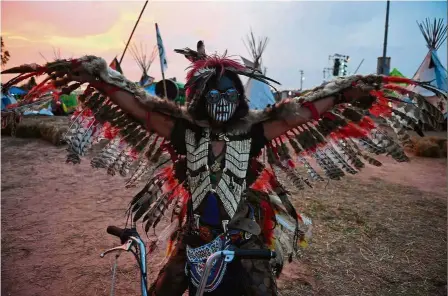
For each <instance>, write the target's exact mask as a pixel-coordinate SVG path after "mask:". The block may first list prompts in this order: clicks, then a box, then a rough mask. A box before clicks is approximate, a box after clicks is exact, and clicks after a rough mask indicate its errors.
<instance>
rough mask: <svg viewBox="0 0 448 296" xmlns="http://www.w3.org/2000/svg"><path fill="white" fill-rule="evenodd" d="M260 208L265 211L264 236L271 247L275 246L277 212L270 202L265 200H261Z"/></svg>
mask: <svg viewBox="0 0 448 296" xmlns="http://www.w3.org/2000/svg"><path fill="white" fill-rule="evenodd" d="M260 208H261V210H262V211H263V223H262V224H263V237H264V242H265V244H266V245H267V246H268V247H269V248H270V249H273V248H274V228H275V222H274V221H275V220H274V219H275V212H274V210H273V209H272V207H271V206H270V205H269V203H268V202H267V201H265V200H262V201H260Z"/></svg>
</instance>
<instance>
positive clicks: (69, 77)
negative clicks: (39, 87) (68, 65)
mask: <svg viewBox="0 0 448 296" xmlns="http://www.w3.org/2000/svg"><path fill="white" fill-rule="evenodd" d="M52 76H53V80H54V84H55V86H59V87H61V86H64V85H68V84H69V83H70V82H72V81H76V82H79V83H81V84H84V83H91V82H93V81H95V80H96V79H95V77H94V76H92V75H91V74H89V73H88V72H87V71H86V70H85V69H84V68H83V67H82V66H79V67H77V68H75V69H73V70H71V71H70V72H68V73H67V72H54V73H52Z"/></svg>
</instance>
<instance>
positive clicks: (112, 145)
mask: <svg viewBox="0 0 448 296" xmlns="http://www.w3.org/2000/svg"><path fill="white" fill-rule="evenodd" d="M79 66H82V67H83V68H84V69H85V71H87V72H89V73H90V74H91V75H94V76H96V77H98V82H105V83H108V84H110V85H113V86H115V87H117V88H118V89H121V90H124V91H127V92H130V93H132V94H134V96H135V97H136V98H137V99H138V100H139V101H140V102H141V103H142V107H146V108H147V109H148V111H150V110H152V111H154V112H162V113H168V114H170V115H172V116H174V117H176V116H177V117H182V116H186V115H185V114H186V113H185V112H183V110H181V108H180V107H177V106H175V105H173V104H172V103H170V102H168V101H165V100H162V99H160V98H157V97H152V96H150V95H149V94H147V93H146V92H145V91H144V90H143V89H142V88H140V86H139V85H138V84H137V83H133V82H131V81H129V80H128V79H126V78H125V77H124V76H122V75H121V74H120V73H118V72H116V71H113V70H111V69H109V67H108V66H107V63H106V62H105V61H104V60H103V59H101V58H97V57H94V56H86V57H83V58H80V59H77V60H59V61H56V62H53V63H48V64H47V65H45V66H38V65H28V66H26V65H25V66H21V67H16V68H13V69H9V70H6V71H4V72H3V73H21V75H19V77H16V78H14V79H13V81H12V82H11V83H17V82H18V81H20V80H21V79H27V78H29V77H32V76H38V75H48V77H47V78H46V79H44V81H43V82H42V83H40V84H39V85H37V86H36V87H35V88H34V89H33V90H31V93H33V94H34V95H33V96H32V97H30V98H29V100H28V101H29V102H33V101H35V99H36V98H39V96H41V95H42V94H43V93H45V92H46V90H48V89H49V88H55V87H56V86H57V87H61V86H62V87H63V88H65V89H69V90H70V91H73V90H75V89H76V88H78V87H79V86H80V85H81V84H80V83H73V84H70V85H66V84H67V83H70V81H69V79H66V78H65V77H66V76H65V77H64V75H69V74H71V73H73V72H74V70H75V69H76V68H77V67H79ZM78 100H79V108H78V110H77V111H76V112H75V114H74V115H73V117H72V120H71V123H70V126H69V129H68V132H67V134H66V135H65V140H66V142H67V144H68V148H67V152H68V154H67V163H73V164H79V163H80V162H81V159H82V157H83V156H85V155H87V154H88V153H89V151H91V148H92V146H93V145H94V144H95V143H98V142H102V143H103V142H105V143H104V147H103V148H102V149H101V150H100V151H99V152H98V153H96V155H93V157H92V159H91V165H92V167H93V168H96V169H104V170H105V171H106V172H107V174H109V175H112V176H113V175H120V176H122V177H125V178H127V182H126V184H125V185H126V187H128V188H129V187H135V186H137V185H138V183H139V182H142V181H145V182H146V184H145V186H144V188H143V189H142V190H141V191H140V192H139V193H138V194H137V195H136V196H135V197H134V198H133V200H132V201H131V203H130V208H129V213H130V214H131V216H133V217H132V219H133V221H134V222H137V221H138V220H142V221H143V222H144V223H145V230H146V231H148V230H149V229H150V228H151V227H153V228H154V227H156V225H157V224H158V223H159V221H160V219H161V218H162V216H163V215H164V214H165V212H166V210H167V208H168V206H169V205H170V204H172V203H173V202H176V206H177V207H178V208H180V210H178V211H176V212H173V218H172V222H173V223H178V225H179V226H181V224H182V222H183V218H184V216H185V207H186V203H187V200H188V198H189V196H188V193H187V191H186V190H185V189H184V187H183V182H184V177H182V175H181V174H178V172H179V171H181V170H179V166H182V165H184V160H182V159H179V155H177V154H176V153H175V152H174V149H173V147H172V146H171V144H170V142H169V140H167V139H164V138H163V137H161V136H160V135H158V134H156V133H153V132H149V131H148V130H147V127H146V126H145V123H143V122H140V121H138V120H136V119H135V118H134V117H132V116H131V115H130V114H128V113H126V112H125V111H123V110H122V109H121V108H120V106H118V105H116V104H114V103H113V102H112V101H111V100H110V99H109V98H108V97H107V95H106V94H103V93H101V92H100V91H98V90H97V89H96V84H95V83H91V84H90V85H89V86H88V87H87V88H86V90H85V91H84V93H83V94H82V95H80V96H79V98H78ZM29 102H28V103H29Z"/></svg>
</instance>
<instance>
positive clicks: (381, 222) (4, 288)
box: [1, 137, 447, 296]
mask: <svg viewBox="0 0 448 296" xmlns="http://www.w3.org/2000/svg"><path fill="white" fill-rule="evenodd" d="M1 143H2V156H1V157H2V158H1V159H2V168H1V172H2V188H1V192H2V199H1V205H2V212H1V214H2V215H1V223H2V225H1V226H2V229H1V230H2V240H1V242H2V245H1V250H2V252H1V259H2V267H1V276H2V281H1V294H2V295H12V296H28V295H46V296H52V295H58V296H59V295H67V296H69V295H109V293H110V279H111V268H112V265H113V262H114V256H113V255H111V256H109V257H106V258H104V259H101V258H100V257H99V254H100V253H101V252H102V251H103V250H105V249H107V248H110V247H113V246H116V245H117V244H118V243H119V242H118V241H117V239H116V238H113V237H111V236H110V235H108V234H106V232H105V229H106V227H107V226H108V225H118V226H123V225H124V223H125V211H126V209H127V205H128V202H129V201H130V198H131V197H132V196H133V194H134V193H135V192H136V191H137V190H138V189H132V190H126V189H124V188H123V179H122V178H121V177H118V176H116V177H110V176H107V175H106V173H105V172H103V171H95V170H93V169H91V168H90V165H89V161H88V159H86V160H84V162H83V163H82V164H81V165H79V166H71V165H66V164H65V151H64V148H63V147H59V148H56V147H53V146H50V145H49V144H46V143H45V142H43V141H41V140H29V139H13V138H8V137H3V138H2V140H1ZM378 159H379V160H380V161H382V162H383V164H384V165H383V166H382V167H381V168H372V167H367V168H366V169H365V170H364V171H363V172H362V174H360V175H359V176H355V177H352V176H349V177H347V178H345V180H343V181H340V182H331V183H330V184H328V185H327V186H326V188H325V185H326V184H319V185H318V186H317V188H315V189H314V190H310V189H307V190H305V192H302V193H298V192H297V193H296V195H295V199H294V202H295V204H296V206H297V207H298V208H300V209H301V210H302V212H304V213H305V214H307V215H308V216H310V217H311V218H312V219H313V223H314V225H315V226H314V229H313V241H312V243H311V245H310V247H309V248H308V249H307V250H306V251H305V252H304V254H303V257H302V258H301V259H300V260H299V262H296V263H292V264H288V265H287V266H286V267H285V270H284V274H283V276H282V278H281V279H280V281H279V287H280V288H281V292H282V295H312V294H314V295H335V296H339V295H340V296H342V295H446V278H447V274H446V270H447V263H446V258H447V251H446V246H447V241H446V237H447V211H446V207H447V201H446V195H447V189H446V180H447V179H446V165H447V163H446V159H423V158H412V160H411V163H405V164H397V163H395V162H393V160H392V159H388V158H386V157H379V158H378ZM140 230H141V229H139V231H140ZM163 254H164V248H161V249H159V250H157V251H156V252H155V255H153V257H152V258H151V260H150V277H149V280H150V281H151V280H152V279H153V278H154V276H155V272H156V270H157V268H158V266H157V265H158V264H159V263H160V261H161V258H163ZM118 262H119V266H118V273H117V283H116V295H139V279H138V276H137V274H138V273H137V272H138V271H137V268H136V266H135V264H134V261H133V258H132V257H131V255H130V254H123V255H122V256H121V257H120V258H119V259H118ZM313 292H314V293H313Z"/></svg>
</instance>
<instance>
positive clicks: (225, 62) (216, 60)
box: [185, 55, 245, 97]
mask: <svg viewBox="0 0 448 296" xmlns="http://www.w3.org/2000/svg"><path fill="white" fill-rule="evenodd" d="M189 68H190V70H189V71H188V73H187V81H189V80H190V79H191V78H193V76H194V74H195V73H196V72H197V71H198V70H200V69H205V68H216V69H218V70H219V71H220V75H222V74H223V73H224V71H225V68H234V69H237V70H243V69H245V67H244V66H243V65H241V64H240V63H239V62H238V61H236V60H232V59H229V58H226V57H222V56H218V55H213V56H208V57H207V58H205V59H201V60H197V61H196V62H194V63H193V64H192V65H191V66H190V67H189ZM193 89H194V85H191V86H190V87H188V88H187V89H186V94H185V95H186V96H187V97H189V96H190V95H191V92H192V91H193Z"/></svg>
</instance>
